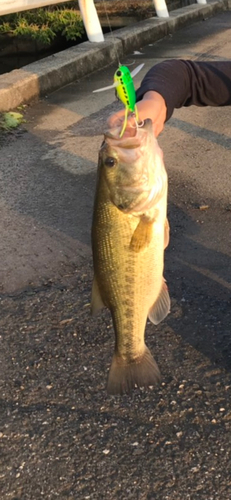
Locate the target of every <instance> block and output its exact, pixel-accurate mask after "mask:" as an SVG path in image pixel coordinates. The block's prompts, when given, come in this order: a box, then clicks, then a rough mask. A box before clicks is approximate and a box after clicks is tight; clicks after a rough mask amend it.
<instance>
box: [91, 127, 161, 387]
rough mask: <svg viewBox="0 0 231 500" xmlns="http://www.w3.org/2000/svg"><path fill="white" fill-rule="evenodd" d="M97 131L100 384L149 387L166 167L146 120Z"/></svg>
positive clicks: (153, 377) (154, 370)
mask: <svg viewBox="0 0 231 500" xmlns="http://www.w3.org/2000/svg"><path fill="white" fill-rule="evenodd" d="M119 132H120V130H118V129H111V130H109V131H107V132H105V135H104V142H103V144H102V146H101V148H100V151H99V162H98V172H97V185H96V195H95V204H94V213H93V223H92V249H93V264H94V280H93V287H92V301H91V310H92V314H95V313H96V312H97V311H98V310H100V309H101V308H102V307H104V306H106V307H107V308H109V309H110V312H111V315H112V320H113V326H114V330H115V352H114V355H113V359H112V364H111V368H110V371H109V377H108V384H107V391H108V393H109V394H123V393H127V392H130V391H131V390H132V389H133V388H134V387H136V386H138V387H147V386H152V385H154V384H155V383H156V382H158V381H159V379H160V372H159V369H158V367H157V364H156V362H155V361H154V359H153V357H152V355H151V353H150V351H149V349H148V348H147V346H146V344H145V340H144V335H145V325H146V321H147V318H149V319H150V321H152V322H153V323H154V324H155V325H157V324H158V323H159V322H160V321H162V320H163V319H164V318H165V317H166V316H167V314H168V313H169V310H170V298H169V294H168V289H167V285H166V283H165V280H164V278H163V268H164V249H165V248H166V246H167V245H168V242H169V225H168V221H167V215H166V212H167V173H166V170H165V167H164V163H163V154H162V151H161V149H160V148H159V146H158V143H157V140H156V139H155V137H154V134H153V128H152V122H151V120H149V119H147V120H145V122H144V124H143V126H140V127H138V128H130V129H128V130H127V131H126V134H124V135H123V137H122V138H120V137H119Z"/></svg>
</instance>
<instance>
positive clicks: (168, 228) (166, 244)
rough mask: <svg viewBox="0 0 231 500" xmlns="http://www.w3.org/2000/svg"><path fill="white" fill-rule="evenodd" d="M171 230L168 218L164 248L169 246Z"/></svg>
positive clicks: (165, 224)
mask: <svg viewBox="0 0 231 500" xmlns="http://www.w3.org/2000/svg"><path fill="white" fill-rule="evenodd" d="M169 231H170V227H169V222H168V219H166V220H165V223H164V248H167V246H168V244H169Z"/></svg>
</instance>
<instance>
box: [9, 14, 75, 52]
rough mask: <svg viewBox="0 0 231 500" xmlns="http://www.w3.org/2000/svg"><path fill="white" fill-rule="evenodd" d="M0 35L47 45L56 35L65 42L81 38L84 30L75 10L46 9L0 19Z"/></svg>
mask: <svg viewBox="0 0 231 500" xmlns="http://www.w3.org/2000/svg"><path fill="white" fill-rule="evenodd" d="M1 33H4V34H11V35H13V36H23V37H27V38H28V37H29V38H32V39H34V40H38V41H40V42H42V43H44V44H47V45H48V44H50V43H51V41H52V40H53V39H54V38H55V37H56V36H57V35H61V36H63V37H65V38H66V40H76V39H77V38H81V36H82V35H83V34H84V33H85V30H84V25H83V21H82V19H81V17H80V15H79V13H78V12H76V11H75V10H73V9H67V8H64V7H63V8H62V7H61V8H53V9H52V8H51V7H50V8H49V7H48V8H44V9H35V10H28V11H24V12H20V13H18V14H9V15H7V16H2V17H0V34H1Z"/></svg>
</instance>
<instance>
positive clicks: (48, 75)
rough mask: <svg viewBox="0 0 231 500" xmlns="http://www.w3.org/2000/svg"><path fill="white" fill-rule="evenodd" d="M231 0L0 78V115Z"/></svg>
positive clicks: (175, 14) (154, 21)
mask: <svg viewBox="0 0 231 500" xmlns="http://www.w3.org/2000/svg"><path fill="white" fill-rule="evenodd" d="M230 8H231V0H209V1H208V3H207V4H206V5H199V4H193V5H189V6H187V7H184V8H181V9H177V10H175V11H172V12H170V17H169V18H168V19H160V18H155V17H153V18H151V19H147V20H146V21H141V22H139V23H137V24H136V25H133V26H129V28H123V29H119V30H117V31H115V32H114V37H115V40H112V38H111V35H106V36H105V42H102V43H94V44H92V43H91V42H84V43H82V44H80V45H78V46H76V47H72V48H70V49H67V50H65V51H62V52H58V53H57V54H54V55H53V56H49V57H47V58H44V59H42V60H40V61H37V62H35V63H32V64H29V65H28V66H24V67H23V68H21V69H19V70H14V71H11V72H10V73H6V74H5V75H1V76H0V112H1V111H8V110H10V109H14V108H16V107H17V106H19V105H20V104H23V103H28V102H30V101H31V100H34V99H36V98H38V97H40V96H44V95H46V94H48V93H51V92H53V91H54V90H56V89H58V88H61V87H63V86H65V85H67V84H69V83H71V82H73V81H75V80H78V79H79V78H81V77H83V76H85V75H89V74H90V73H92V72H93V71H96V70H98V69H100V68H103V67H105V66H107V65H109V64H110V63H112V62H113V61H116V60H117V58H118V55H119V57H120V58H122V57H123V55H125V54H127V53H129V52H132V51H133V50H135V49H139V48H140V47H142V46H144V45H147V44H148V43H153V42H155V41H157V40H159V39H161V38H163V37H164V36H167V35H169V34H171V33H173V32H174V31H176V30H177V29H179V28H182V27H183V26H187V25H189V24H192V23H193V22H195V21H199V20H201V19H206V18H208V17H212V16H214V15H216V14H217V13H219V12H222V11H225V10H229V9H230Z"/></svg>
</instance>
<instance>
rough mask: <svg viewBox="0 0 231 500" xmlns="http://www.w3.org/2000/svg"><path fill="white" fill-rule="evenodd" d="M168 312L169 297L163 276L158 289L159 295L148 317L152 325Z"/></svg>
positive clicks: (156, 323)
mask: <svg viewBox="0 0 231 500" xmlns="http://www.w3.org/2000/svg"><path fill="white" fill-rule="evenodd" d="M169 312H170V297H169V293H168V287H167V285H166V282H165V280H164V278H163V285H162V289H161V291H160V294H159V297H158V299H157V300H156V302H155V304H153V306H152V307H151V309H150V311H149V313H148V318H149V319H150V321H151V322H152V323H154V325H158V323H160V322H161V321H162V320H163V319H164V318H166V316H167V315H168V313H169Z"/></svg>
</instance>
